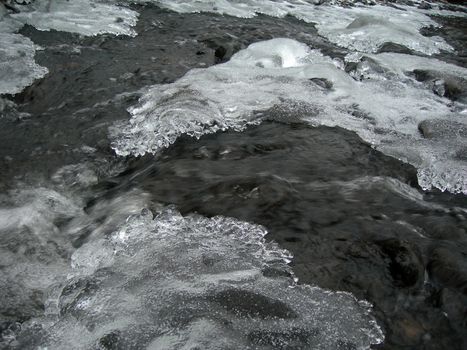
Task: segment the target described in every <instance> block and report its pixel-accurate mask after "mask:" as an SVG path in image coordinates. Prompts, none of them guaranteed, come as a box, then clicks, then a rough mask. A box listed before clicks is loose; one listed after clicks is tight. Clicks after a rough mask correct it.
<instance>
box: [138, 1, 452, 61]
mask: <svg viewBox="0 0 467 350" xmlns="http://www.w3.org/2000/svg"><path fill="white" fill-rule="evenodd" d="M141 1H142V2H149V1H151V0H141ZM152 2H155V3H157V4H159V5H160V6H162V7H165V8H168V9H170V10H173V11H176V12H182V13H183V12H187V13H191V12H215V13H219V14H226V15H230V16H236V17H243V18H251V17H253V16H255V15H256V14H265V15H269V16H273V17H284V16H286V15H290V16H294V17H296V18H298V19H301V20H303V21H305V22H308V23H315V24H316V27H317V29H318V33H319V34H320V35H322V36H324V37H326V38H328V39H329V40H330V41H332V42H333V43H335V44H337V45H339V46H342V47H346V48H349V49H351V50H357V51H361V52H376V51H378V49H379V48H380V47H381V46H382V45H383V44H385V43H389V42H390V43H395V44H399V45H403V46H405V47H407V48H409V49H412V50H414V51H418V52H422V53H425V54H428V55H431V54H433V53H438V52H440V50H447V51H450V50H452V47H451V46H450V45H449V44H447V43H446V42H445V41H444V40H443V39H442V38H440V37H437V36H432V37H426V36H423V35H422V34H420V29H421V28H423V27H429V26H434V27H439V24H438V23H436V22H435V21H433V20H432V19H431V18H430V17H428V16H427V15H426V14H425V13H430V14H439V15H452V13H451V12H447V13H446V12H443V11H436V10H420V9H417V8H415V7H409V6H399V7H397V8H396V7H389V6H381V5H375V6H354V7H350V8H342V7H337V6H326V5H320V6H316V5H314V4H313V3H312V2H309V1H303V0H288V1H272V0H240V1H228V0H220V1H211V0H197V1H184V0H154V1H152ZM424 12H425V13H424Z"/></svg>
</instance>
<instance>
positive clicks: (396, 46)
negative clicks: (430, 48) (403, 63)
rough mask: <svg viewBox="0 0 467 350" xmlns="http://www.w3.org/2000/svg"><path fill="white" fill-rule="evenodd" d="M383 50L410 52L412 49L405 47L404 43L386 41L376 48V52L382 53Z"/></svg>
mask: <svg viewBox="0 0 467 350" xmlns="http://www.w3.org/2000/svg"><path fill="white" fill-rule="evenodd" d="M383 52H396V53H405V54H411V53H412V50H410V49H409V48H407V47H405V46H404V45H400V44H396V43H391V42H387V43H384V44H383V45H381V47H380V48H379V49H378V53H383Z"/></svg>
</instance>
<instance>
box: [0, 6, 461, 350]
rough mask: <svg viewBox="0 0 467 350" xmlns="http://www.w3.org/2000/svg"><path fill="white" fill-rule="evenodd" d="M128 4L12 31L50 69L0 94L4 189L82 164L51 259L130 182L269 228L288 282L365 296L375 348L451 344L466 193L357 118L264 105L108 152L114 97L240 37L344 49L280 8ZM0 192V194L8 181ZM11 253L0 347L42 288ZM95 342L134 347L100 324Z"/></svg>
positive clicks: (188, 209)
mask: <svg viewBox="0 0 467 350" xmlns="http://www.w3.org/2000/svg"><path fill="white" fill-rule="evenodd" d="M135 8H137V9H138V11H139V12H140V13H141V15H140V19H139V22H138V25H137V27H136V31H137V32H138V34H139V35H138V36H137V37H135V38H128V37H114V36H110V35H100V36H96V37H91V38H81V37H78V36H77V35H73V34H67V33H62V32H54V31H51V32H40V31H37V30H36V29H34V28H33V27H25V28H24V29H22V31H21V33H22V34H23V35H26V36H28V37H29V38H31V39H32V40H33V41H34V42H35V43H36V44H38V45H40V46H42V47H44V50H43V51H38V53H37V54H36V60H37V62H38V63H39V64H41V65H43V66H46V67H47V68H48V69H49V71H50V73H49V74H48V75H47V76H46V77H45V78H44V79H41V80H39V81H36V82H35V83H34V84H33V85H32V86H31V87H28V88H26V89H25V90H24V91H23V92H22V93H21V94H18V95H15V96H10V97H9V98H11V100H13V101H15V102H16V103H17V104H18V106H19V107H18V111H14V110H12V111H10V112H9V113H8V114H7V113H6V112H4V113H5V115H4V117H3V118H0V140H1V147H0V169H1V171H0V189H1V190H2V192H3V193H4V194H8V193H10V192H8V191H10V190H14V189H16V188H18V186H23V187H31V186H32V187H40V186H49V185H50V183H51V178H52V180H53V179H55V180H56V179H57V173H56V172H57V170H58V169H60V168H63V167H64V166H66V165H73V164H77V163H80V164H83V163H84V164H86V167H87V168H86V169H91V170H90V173H91V175H90V176H87V177H86V176H84V178H85V179H84V180H82V181H81V180H80V178H79V175H80V174H82V173H83V168H80V167H77V168H73V167H71V168H69V169H70V171H69V173H67V174H65V175H63V178H64V179H65V180H63V181H64V182H65V183H66V184H67V185H69V187H71V188H72V189H74V191H75V193H77V194H79V196H81V197H82V198H84V200H83V203H82V208H83V210H84V212H86V213H87V214H89V216H90V217H91V218H93V220H94V222H93V223H92V225H88V226H86V227H85V229H81V230H79V231H77V232H74V233H73V234H72V235H69V236H67V237H65V240H68V241H67V242H65V243H63V246H60V244H58V245H59V246H58V247H55V248H50V247H51V246H52V245H53V244H55V243H51V242H47V244H46V245H45V246H46V247H47V249H49V248H50V249H53V250H54V254H56V255H57V256H59V258H56V259H57V260H60V261H62V262H63V264H66V263H68V260H69V258H70V255H71V254H72V252H73V251H74V250H75V249H76V248H79V247H82V246H83V245H84V244H86V243H89V242H92V241H93V239H94V237H93V235H95V233H93V231H92V230H91V229H89V227H94V228H95V227H102V230H101V231H102V232H101V234H102V235H106V234H109V233H110V232H111V231H112V230H114V229H115V226H116V225H117V224H116V223H113V222H112V218H113V217H115V215H116V213H115V207H113V206H110V205H109V206H108V207H107V209H106V206H107V205H108V203H112V201H114V202H117V203H118V200H119V198H122V196H123V195H124V194H126V193H129V192H131V191H135V190H137V191H140V192H141V193H144V196H145V197H144V198H145V202H146V203H149V209H151V210H152V211H153V212H157V211H158V210H159V209H160V207H161V206H162V205H166V204H174V205H175V206H176V207H177V208H178V210H179V211H180V212H181V213H182V214H190V213H199V214H201V215H203V216H206V217H212V216H216V215H224V216H228V217H233V218H237V219H240V220H243V221H247V222H251V223H256V224H260V225H263V226H264V227H266V229H267V230H268V232H269V234H268V235H267V237H266V238H267V240H274V241H275V242H277V243H278V244H279V245H280V246H281V247H283V248H285V249H287V250H289V251H290V252H291V253H292V254H293V256H294V259H293V261H292V263H291V265H292V268H293V271H294V273H295V274H296V276H297V277H298V278H299V281H300V282H301V283H306V284H311V285H317V286H319V287H323V288H327V289H331V290H340V291H348V292H351V293H352V294H354V295H355V296H356V297H357V298H358V299H365V300H368V301H369V302H370V303H372V304H373V305H374V309H373V314H374V315H375V317H376V319H377V321H378V324H380V326H381V327H382V329H383V331H384V333H385V337H386V338H385V341H384V343H383V344H381V345H375V346H374V348H375V349H376V348H378V349H380V348H381V349H463V348H465V347H466V346H467V337H466V333H465V329H466V326H467V296H466V295H467V260H466V255H467V215H466V210H467V199H466V198H465V196H463V195H452V194H448V193H440V192H437V191H432V192H423V191H422V190H421V189H420V188H419V187H418V184H417V176H416V170H415V169H414V168H413V167H411V166H409V165H407V164H404V163H401V162H400V161H398V160H396V159H394V158H391V157H388V156H385V155H383V154H382V153H380V152H378V151H376V150H374V149H373V148H371V147H370V146H369V145H367V144H365V143H364V142H363V141H362V140H361V139H360V138H359V137H358V136H357V135H356V134H355V133H352V132H349V131H346V130H343V129H340V128H328V127H311V126H309V125H305V124H303V123H300V122H298V120H299V118H298V116H296V115H294V114H293V112H287V111H278V112H276V113H273V112H270V115H268V116H267V119H268V120H267V121H266V122H264V123H263V124H261V125H259V126H253V127H249V128H248V129H246V130H245V131H244V132H241V133H237V132H229V131H227V132H222V133H216V134H213V135H208V136H204V137H202V138H201V139H200V140H194V139H191V138H188V137H182V138H180V139H179V140H178V141H177V142H176V143H175V144H174V145H173V146H171V147H170V148H169V149H167V150H165V151H163V152H161V153H160V154H158V155H155V156H145V157H141V158H131V157H128V158H118V157H116V156H115V155H114V153H113V151H112V150H111V148H110V141H109V138H108V127H109V126H112V125H113V124H114V123H115V122H116V121H120V120H125V119H128V113H127V112H126V108H128V107H129V106H130V105H132V104H134V103H135V102H136V101H137V99H138V97H139V96H140V95H141V92H140V89H141V88H143V87H145V86H148V85H152V84H156V83H169V82H173V81H174V80H176V79H177V78H179V77H181V76H182V75H183V74H185V73H186V72H187V71H188V70H189V69H192V68H196V67H207V66H210V65H213V64H216V63H220V62H224V61H226V60H228V59H229V57H230V56H231V55H232V54H233V53H235V52H237V51H238V50H240V49H242V48H245V47H246V46H247V45H249V44H250V43H253V42H257V41H260V40H265V39H270V38H274V37H289V38H293V39H296V40H299V41H302V42H304V43H307V44H309V45H311V46H313V47H315V48H319V49H321V50H322V52H323V53H325V54H327V55H330V56H332V57H343V56H344V55H345V53H346V52H345V51H343V50H341V49H339V48H336V47H335V46H334V45H331V44H330V43H328V42H327V41H326V40H325V39H323V38H321V37H318V36H317V35H316V30H315V28H314V27H313V26H312V25H310V24H305V23H303V22H301V21H298V20H296V19H294V18H289V17H286V18H283V19H277V18H270V17H267V16H258V17H256V18H254V19H248V20H242V19H238V18H230V17H227V16H226V17H222V16H216V15H213V14H196V15H180V14H175V13H173V12H169V11H164V10H161V9H159V8H157V7H153V6H149V5H147V6H145V7H135ZM443 25H444V29H443V31H442V32H441V33H439V32H437V35H440V34H441V35H445V36H446V39H447V40H448V42H450V43H451V44H452V45H454V46H455V47H456V49H458V51H459V54H458V55H457V56H455V57H453V56H448V55H446V56H443V55H439V56H438V57H439V58H440V59H445V60H446V61H451V62H453V61H454V62H455V63H456V64H459V65H463V66H465V34H466V33H465V19H463V20H462V19H456V20H455V21H454V20H452V21H450V20H449V21H446V20H444V22H443ZM427 34H429V33H427ZM182 42H183V44H180V43H182ZM76 48H79V52H78V51H76ZM115 96H119V97H118V98H115ZM96 104H97V105H96ZM21 113H23V114H21ZM24 113H27V115H26V114H24ZM85 175H86V174H85ZM57 181H58V180H57ZM52 183H53V181H52ZM57 183H58V182H57ZM56 186H58V187H59V185H56ZM138 193H139V192H138ZM9 201H10V202H9ZM0 203H1V204H3V205H6V206H7V207H8V206H12V203H11V200H10V197H9V196H8V195H6V196H4V197H2V198H1V202H0ZM123 214H124V213H123ZM123 214H122V215H123ZM72 219H73V215H68V214H67V215H63V216H59V217H58V218H57V219H56V220H55V222H54V227H56V228H57V229H58V235H59V233H60V232H61V231H60V230H62V229H63V230H64V228H66V227H67V224H68V223H69V222H70V221H71V220H72ZM103 223H108V224H103ZM99 225H101V226H99ZM5 232H6V231H5ZM5 232H4V233H3V234H2V235H1V236H0V248H1V249H2V251H5V252H6V251H9V252H15V253H16V254H18V255H24V256H31V255H34V256H39V258H40V255H41V252H40V251H33V252H31V249H33V250H34V249H36V250H39V248H38V247H37V246H36V247H35V248H34V246H35V244H34V240H32V239H31V240H30V241H27V239H25V240H26V241H25V242H21V241H19V242H17V237H18V235H21V234H23V235H24V236H25V237H26V236H27V233H24V232H18V231H8V232H6V233H5ZM15 237H16V238H15ZM62 239H63V238H62ZM12 242H13V243H14V244H13V243H12ZM15 242H16V243H15ZM21 246H24V247H29V248H28V249H29V250H28V249H26V250H24V249H23V250H22V249H21ZM44 249H46V248H44ZM60 249H62V250H60ZM44 256H48V255H47V254H46V253H44ZM47 259H48V258H47ZM46 263H47V262H46ZM9 268H10V267H9V266H8V265H7V264H3V265H2V275H3V276H6V277H5V278H2V290H1V292H0V296H1V299H2V300H3V301H2V302H0V305H1V307H0V320H1V326H0V327H1V330H2V332H3V333H2V343H1V345H0V346H1V347H2V348H9V347H14V344H15V343H9V341H8V339H10V338H8V336H7V335H9V334H11V332H13V333H14V332H15V331H16V330H15V327H20V324H21V323H22V322H25V321H27V320H28V319H30V318H31V317H38V316H40V315H41V314H42V313H43V312H44V309H45V306H44V302H45V299H46V297H45V295H44V294H43V292H41V291H40V290H39V289H38V290H34V289H32V290H24V288H23V287H22V285H21V281H20V280H18V281H17V283H16V282H12V280H13V281H14V276H12V275H9V274H10V269H9ZM271 273H274V272H271ZM4 281H6V282H4ZM15 283H16V284H15ZM84 291H85V292H86V289H84ZM216 298H219V297H218V296H216ZM245 298H246V299H247V300H248V298H250V296H249V295H247V296H245V295H228V296H225V295H224V296H223V297H222V296H221V299H222V300H234V302H235V303H237V304H238V303H240V304H241V301H242V300H245ZM252 298H253V299H252V303H261V300H260V299H255V298H254V297H252ZM227 303H228V302H227ZM247 304H248V303H247ZM242 308H246V309H248V308H249V306H248V305H247V306H240V309H242ZM266 308H269V309H277V305H272V306H271V305H267V306H266ZM242 310H243V309H242ZM248 312H249V311H246V313H247V314H248ZM268 312H271V310H269V311H268ZM278 312H279V311H278ZM288 337H292V338H293V337H297V338H300V335H299V334H295V335H293V333H292V335H290V334H289V335H288ZM125 344H126V345H125ZM135 344H136V345H135ZM133 345H134V346H133V347H134V348H138V347H140V346H142V345H141V344H139V345H138V343H134V344H133ZM100 346H101V348H106V349H107V348H108V349H111V348H131V347H132V346H130V345H128V343H122V342H120V341H119V336H118V335H115V334H114V333H111V334H110V335H108V336H106V337H105V338H103V340H102V341H101V342H100ZM273 348H274V347H273ZM291 348H292V347H291ZM295 348H303V347H300V346H299V347H295ZM343 348H348V349H353V348H354V347H352V345H348V347H343Z"/></svg>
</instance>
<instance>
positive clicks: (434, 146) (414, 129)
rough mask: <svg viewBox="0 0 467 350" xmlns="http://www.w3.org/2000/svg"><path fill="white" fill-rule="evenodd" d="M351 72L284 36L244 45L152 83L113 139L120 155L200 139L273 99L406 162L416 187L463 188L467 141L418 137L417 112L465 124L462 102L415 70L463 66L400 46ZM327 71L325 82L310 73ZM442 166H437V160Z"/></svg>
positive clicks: (260, 113) (361, 61) (251, 118)
mask: <svg viewBox="0 0 467 350" xmlns="http://www.w3.org/2000/svg"><path fill="white" fill-rule="evenodd" d="M352 60H353V61H358V63H357V68H356V70H355V71H354V72H353V73H352V75H350V74H348V73H346V72H345V71H344V70H343V69H342V68H341V67H342V63H339V62H336V61H333V60H332V59H330V58H329V57H326V56H323V55H322V54H321V53H320V52H319V51H317V50H312V49H310V48H308V47H307V46H306V45H304V44H302V43H299V42H297V41H294V40H291V39H273V40H270V41H265V42H260V43H256V44H252V45H250V46H249V47H248V48H247V49H245V50H242V51H240V52H238V53H237V54H235V55H234V56H233V57H232V59H231V60H230V61H229V62H227V63H225V64H221V65H216V66H213V67H210V68H207V69H193V70H191V71H190V72H188V73H187V74H186V75H185V76H184V77H182V78H180V79H179V80H178V81H176V82H175V83H172V84H166V85H155V86H153V87H152V88H151V89H149V91H148V92H147V93H146V94H144V95H143V96H142V98H141V99H140V101H139V103H138V104H137V105H136V106H134V107H132V108H131V109H130V110H129V111H130V113H131V115H132V117H131V120H130V121H129V122H128V124H127V125H124V126H121V125H119V126H116V127H115V128H114V129H113V131H112V133H113V135H114V143H113V147H114V149H115V151H116V152H117V153H118V154H120V155H129V154H133V155H143V154H145V153H146V152H152V153H156V152H157V151H159V150H160V149H162V148H164V147H167V146H169V145H170V144H171V143H173V142H174V141H175V140H176V139H177V138H178V137H179V136H180V135H182V134H187V135H190V136H194V137H200V136H201V135H203V134H206V133H213V132H216V131H218V130H226V129H234V130H242V129H243V128H245V127H246V126H247V125H249V124H255V123H259V122H261V121H262V120H263V119H264V117H267V116H268V110H269V109H271V108H277V107H278V106H280V108H282V109H284V108H285V109H288V110H289V111H290V112H292V113H293V112H294V111H295V112H297V114H299V115H300V116H301V117H302V118H303V120H306V121H308V122H310V123H312V124H314V125H327V126H340V127H343V128H346V129H349V130H353V131H355V132H357V133H358V134H359V135H360V137H362V138H363V139H364V140H365V141H368V142H370V143H371V144H373V145H374V146H375V147H377V148H378V149H380V150H382V151H383V152H385V153H387V154H389V155H393V156H395V157H397V158H399V159H402V160H404V161H407V162H409V163H411V164H413V165H415V166H416V167H417V168H418V169H419V170H420V171H419V175H420V177H419V180H420V183H421V185H422V186H423V187H424V188H429V187H431V186H435V187H438V188H440V189H442V190H449V191H452V192H464V193H467V179H466V177H465V174H467V172H466V169H467V167H466V161H465V159H463V158H462V156H459V154H462V152H465V147H466V146H467V143H466V139H465V137H463V133H462V132H459V133H456V132H454V133H451V134H446V135H445V136H444V137H440V138H437V139H425V138H423V137H422V135H421V134H420V132H419V130H418V125H419V123H420V122H421V121H423V120H446V121H448V122H449V123H459V124H458V125H465V120H464V119H465V117H464V113H465V110H466V106H465V104H463V103H462V102H457V103H453V102H452V101H450V100H448V99H446V98H444V97H440V96H437V95H436V94H434V93H433V91H432V87H430V86H428V85H427V84H426V83H422V82H418V81H417V80H416V79H415V78H414V77H413V74H412V73H411V72H412V71H413V70H414V69H425V70H429V71H433V72H436V74H438V75H439V76H440V77H443V76H445V75H449V76H455V77H457V79H464V80H466V79H467V70H466V69H463V68H460V67H457V66H454V65H451V64H447V63H444V62H441V61H438V60H435V59H430V58H423V57H416V56H411V55H404V54H395V53H385V54H367V55H366V56H362V55H359V56H357V57H355V56H354V57H352ZM315 78H318V79H326V80H327V81H329V82H331V83H332V85H333V87H332V88H331V89H326V88H324V87H322V86H321V85H320V84H316V83H315V82H314V81H313V79H315ZM443 164H445V165H443Z"/></svg>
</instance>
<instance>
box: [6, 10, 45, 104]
mask: <svg viewBox="0 0 467 350" xmlns="http://www.w3.org/2000/svg"><path fill="white" fill-rule="evenodd" d="M0 8H1V6H0ZM21 26H22V24H21V23H19V22H17V21H15V20H12V19H11V18H3V16H2V13H0V43H1V45H0V95H1V94H16V93H18V92H20V91H21V90H22V89H23V88H24V87H26V86H28V85H31V84H32V82H33V81H34V80H35V79H39V78H42V77H43V76H44V75H45V74H47V72H48V71H47V69H46V68H44V67H41V66H39V65H38V64H36V63H35V62H34V54H35V52H36V49H35V45H34V43H33V42H32V41H31V40H29V39H28V38H26V37H24V36H22V35H19V34H15V31H17V30H18V29H19V28H21Z"/></svg>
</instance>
